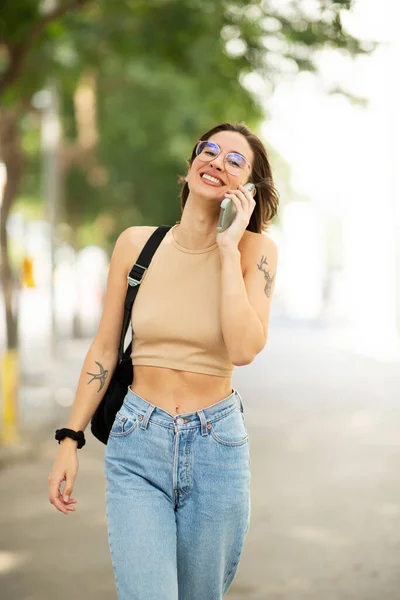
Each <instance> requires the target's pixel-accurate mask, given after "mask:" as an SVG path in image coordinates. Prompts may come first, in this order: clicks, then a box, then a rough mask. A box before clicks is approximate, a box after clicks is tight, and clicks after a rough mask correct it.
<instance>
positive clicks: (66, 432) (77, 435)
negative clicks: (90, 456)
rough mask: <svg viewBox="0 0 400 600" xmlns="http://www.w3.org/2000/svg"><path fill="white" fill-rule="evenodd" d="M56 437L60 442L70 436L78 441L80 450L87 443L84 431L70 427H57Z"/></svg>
mask: <svg viewBox="0 0 400 600" xmlns="http://www.w3.org/2000/svg"><path fill="white" fill-rule="evenodd" d="M54 437H55V439H56V440H58V443H60V441H61V440H63V439H64V438H66V437H69V438H71V439H73V440H75V441H76V442H78V450H79V448H82V447H83V446H84V445H85V444H86V440H85V434H84V433H83V431H74V430H73V429H68V428H67V427H63V428H62V429H56V434H55V436H54Z"/></svg>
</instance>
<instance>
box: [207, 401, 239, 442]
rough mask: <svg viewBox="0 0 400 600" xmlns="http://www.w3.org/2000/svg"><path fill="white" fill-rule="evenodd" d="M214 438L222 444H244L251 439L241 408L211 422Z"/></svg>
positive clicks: (211, 431)
mask: <svg viewBox="0 0 400 600" xmlns="http://www.w3.org/2000/svg"><path fill="white" fill-rule="evenodd" d="M210 433H211V436H212V438H213V439H214V440H215V441H216V442H217V443H218V444H221V445H222V446H242V445H243V444H246V443H247V442H248V440H249V435H248V433H247V429H246V426H245V422H244V418H243V416H242V411H241V410H240V409H239V408H235V410H233V411H231V412H230V413H229V414H227V415H226V416H225V417H222V418H221V419H218V420H217V421H214V422H212V423H211V427H210Z"/></svg>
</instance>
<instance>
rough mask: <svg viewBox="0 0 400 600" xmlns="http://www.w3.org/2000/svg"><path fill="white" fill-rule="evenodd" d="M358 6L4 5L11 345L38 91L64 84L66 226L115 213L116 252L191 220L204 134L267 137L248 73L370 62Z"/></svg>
mask: <svg viewBox="0 0 400 600" xmlns="http://www.w3.org/2000/svg"><path fill="white" fill-rule="evenodd" d="M350 8H351V0H334V1H332V0H314V1H313V2H307V3H301V2H294V1H286V2H280V3H277V2H276V1H274V0H223V1H220V2H216V1H215V0H114V1H113V2H109V1H107V0H97V1H96V2H94V0H92V1H90V0H58V1H56V0H43V1H42V2H37V1H35V0H18V2H15V1H14V0H3V2H2V7H1V12H0V158H1V160H2V161H3V162H4V163H5V165H6V169H7V185H6V188H5V192H4V197H3V201H2V205H1V211H0V239H1V281H2V287H3V290H4V296H5V312H6V323H7V348H8V349H15V348H16V347H17V314H16V309H15V308H13V307H15V306H17V303H16V302H15V300H13V294H14V290H15V287H16V285H18V277H15V276H14V277H13V274H12V272H11V268H10V265H9V252H8V247H7V236H6V222H7V217H8V215H9V213H10V210H11V208H12V205H13V203H14V201H15V199H16V197H17V195H18V191H19V190H20V189H21V182H23V186H24V188H25V190H27V191H29V190H30V191H32V192H33V194H34V195H35V196H38V178H37V176H35V172H36V173H37V163H38V149H39V143H38V141H37V140H36V142H35V140H34V139H33V138H34V136H32V131H34V130H36V131H37V132H38V129H39V124H40V118H39V108H40V104H41V100H40V97H38V96H37V95H36V96H35V94H37V92H39V91H41V90H44V89H46V86H47V85H48V82H49V79H50V78H53V79H54V78H56V79H57V82H58V85H59V89H60V90H61V97H62V102H61V105H62V110H63V127H64V144H63V154H62V158H61V165H60V168H61V169H62V171H63V172H64V174H65V183H66V185H65V193H64V198H65V204H64V211H65V219H66V220H67V221H70V222H71V223H72V224H73V229H74V230H77V228H78V226H79V225H80V224H81V223H84V222H88V221H92V222H93V221H94V220H95V219H96V217H98V216H99V214H100V213H101V212H103V211H105V212H106V213H108V217H109V218H108V220H106V221H103V222H107V223H108V225H107V227H106V229H107V233H108V234H109V236H110V241H111V240H113V239H115V237H116V235H117V234H118V233H119V231H120V230H121V229H123V228H124V227H126V226H127V225H128V224H129V223H138V224H141V223H145V222H151V221H152V222H155V223H159V222H171V221H173V220H175V219H176V217H177V216H179V214H180V209H179V203H178V200H177V195H178V190H177V187H176V179H177V176H178V174H182V173H183V172H184V171H185V168H186V165H185V164H184V163H183V158H182V157H184V156H188V155H189V153H190V150H191V146H192V144H193V143H194V141H195V140H196V139H197V137H198V135H199V134H200V133H201V132H202V130H204V129H206V128H208V127H210V126H212V125H214V124H215V123H216V122H220V121H223V120H235V121H241V120H245V121H246V123H247V124H248V125H249V126H250V127H252V128H254V129H256V128H257V124H258V123H259V122H260V120H261V119H262V117H263V109H262V108H261V106H260V104H259V102H258V101H257V99H256V98H255V97H254V96H253V95H252V94H251V93H250V92H249V91H248V89H247V88H246V86H245V83H244V78H245V76H246V75H247V74H249V73H252V72H253V73H254V72H255V73H258V74H259V75H260V76H261V77H262V78H263V79H264V80H267V81H269V82H270V83H271V85H273V84H274V82H275V81H276V78H277V77H278V76H279V75H280V74H281V73H282V72H292V73H293V72H295V71H297V70H299V69H300V70H304V69H309V70H313V69H314V68H315V65H314V57H315V52H316V51H318V50H319V49H322V48H326V47H332V48H338V49H340V50H341V51H345V52H347V53H349V54H352V55H355V54H358V53H361V52H369V51H370V50H371V49H372V46H371V44H368V43H366V42H361V41H359V40H357V39H356V38H354V37H352V36H351V35H349V34H348V33H347V32H346V31H345V30H344V28H343V27H342V20H341V19H342V15H343V12H345V11H347V10H349V9H350ZM32 98H36V100H35V102H34V103H32ZM42 100H43V95H42ZM35 107H36V108H35ZM37 137H38V134H37ZM24 168H25V173H26V174H27V175H29V176H27V177H26V178H25V179H23V173H24ZM172 199H175V200H176V202H175V203H174V202H172V201H171V200H172ZM113 219H114V229H113V228H112V226H111V227H110V220H111V221H112V220H113Z"/></svg>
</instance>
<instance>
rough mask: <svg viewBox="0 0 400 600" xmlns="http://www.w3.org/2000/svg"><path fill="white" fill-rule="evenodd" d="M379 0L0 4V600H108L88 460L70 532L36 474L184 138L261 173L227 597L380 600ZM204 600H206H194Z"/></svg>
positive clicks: (397, 158)
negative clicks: (257, 142)
mask: <svg viewBox="0 0 400 600" xmlns="http://www.w3.org/2000/svg"><path fill="white" fill-rule="evenodd" d="M399 16H400V8H399V6H398V3H396V2H395V0H381V2H380V3H379V6H377V4H376V2H372V0H358V1H352V0H337V1H331V0H297V1H296V0H279V1H278V0H254V1H248V0H227V1H225V0H224V1H220V2H219V1H217V0H148V1H147V2H143V1H139V0H136V1H135V0H114V2H106V1H105V0H98V1H97V2H94V1H90V0H43V1H41V2H40V1H37V2H35V1H32V0H19V2H18V3H16V2H12V1H11V0H3V2H2V3H1V5H0V243H1V259H0V264H1V294H0V360H1V363H0V369H1V370H0V377H1V386H0V409H1V414H0V498H1V500H0V506H1V508H2V510H1V511H0V590H1V594H0V595H1V600H50V599H51V598H53V597H54V596H55V595H57V597H58V598H59V600H67V599H69V598H70V597H71V595H72V594H73V596H74V598H76V600H83V599H85V600H86V599H88V598H94V597H96V598H98V599H100V600H102V599H104V600H106V599H107V600H111V598H116V594H115V589H114V581H113V574H112V568H111V561H110V557H109V553H108V545H107V535H106V521H105V501H104V493H105V482H104V474H103V455H104V446H103V445H102V444H100V443H99V442H98V441H97V440H95V439H94V438H93V437H92V436H91V433H90V430H89V428H88V429H87V438H88V440H87V445H86V447H85V449H84V450H82V451H81V452H80V453H79V457H80V470H79V474H78V478H77V481H76V485H75V490H74V496H76V497H77V498H78V509H77V512H76V514H70V515H68V521H67V522H65V521H64V516H63V515H61V513H58V512H57V511H56V510H55V509H54V507H52V506H51V505H50V504H49V501H48V495H47V476H48V473H49V472H50V469H51V466H52V463H53V460H54V458H55V456H56V453H57V447H58V446H57V445H56V444H57V443H56V442H55V440H54V439H53V437H54V428H55V427H62V426H63V424H64V423H65V422H66V420H67V418H68V412H69V409H70V406H71V404H72V402H73V400H74V394H75V390H76V385H77V382H78V379H79V375H80V371H81V368H82V363H83V360H84V357H85V355H86V352H87V350H88V349H89V346H90V344H91V342H92V339H93V336H94V335H95V333H96V331H97V326H98V322H99V318H100V315H101V310H102V303H103V296H104V291H105V284H106V279H107V272H108V266H109V259H110V256H111V252H112V249H113V247H114V243H115V241H116V238H117V237H118V235H119V234H120V232H121V231H122V230H123V229H125V228H126V227H128V226H131V225H158V224H169V225H172V224H174V223H175V221H176V220H179V218H180V214H181V210H180V201H179V192H180V185H179V184H178V178H179V176H180V175H182V174H184V173H185V172H186V160H187V159H188V158H189V156H190V153H191V150H192V148H193V146H194V144H195V142H196V141H197V140H198V139H199V136H200V135H201V133H203V132H204V131H206V130H207V129H209V128H210V127H212V126H214V125H215V124H217V123H219V122H223V121H236V122H238V121H239V122H240V121H244V122H245V123H246V124H247V125H248V126H249V127H250V128H251V129H253V130H254V132H255V133H257V134H258V135H259V136H260V137H261V139H262V140H263V141H264V143H265V145H266V148H267V150H268V152H269V155H270V160H271V164H272V168H273V173H274V177H275V183H276V187H277V189H278V191H279V193H280V208H279V214H278V215H277V217H276V218H275V219H274V220H273V222H272V223H271V224H270V226H269V228H268V231H267V235H270V236H271V237H273V238H274V239H275V241H276V243H277V245H278V248H279V264H278V273H277V280H276V287H275V294H274V298H273V302H272V310H271V323H270V328H269V338H268V343H267V345H266V347H265V349H264V350H263V351H262V352H261V353H260V354H259V355H258V356H257V357H256V359H255V360H254V361H253V363H251V364H250V365H247V366H245V367H241V368H238V369H236V371H235V373H234V378H233V384H234V386H235V387H236V388H237V389H238V390H239V391H240V393H241V395H242V398H243V401H244V406H245V415H246V422H247V425H248V429H249V434H250V442H251V452H252V455H251V456H252V458H251V461H252V523H251V526H250V530H249V533H248V537H247V540H246V545H245V549H244V553H243V557H242V560H241V563H240V565H239V570H238V573H237V576H236V578H235V580H234V582H233V584H232V587H231V589H230V591H229V593H228V595H227V598H229V600H235V599H236V600H245V599H246V600H247V599H248V600H275V599H282V600H303V599H304V600H306V599H307V600H317V599H318V600H320V599H321V597H323V598H324V599H325V600H337V599H339V598H340V599H343V600H344V599H346V600H347V599H349V600H350V599H357V600H378V599H379V600H398V598H399V591H398V590H399V589H400V588H399V585H400V574H399V569H398V565H399V561H400V550H399V541H398V539H399V538H398V531H399V530H400V529H399V526H400V496H399V493H400V486H399V484H398V483H397V482H398V477H397V472H398V464H399V458H400V457H399V453H400V445H399V436H398V431H399V427H398V426H399V417H400V403H399V400H400V369H399V366H400V241H399V238H400V199H399V196H400V194H399V190H400V175H399V173H400V124H399V116H398V106H399V105H400V92H399V89H400V87H399V82H398V62H399V58H400V42H399V37H398V28H397V23H398V17H399ZM204 600H208V599H204Z"/></svg>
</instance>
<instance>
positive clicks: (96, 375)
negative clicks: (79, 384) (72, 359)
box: [86, 360, 108, 392]
mask: <svg viewBox="0 0 400 600" xmlns="http://www.w3.org/2000/svg"><path fill="white" fill-rule="evenodd" d="M94 362H95V363H96V365H99V367H100V373H89V371H86V373H87V374H88V375H92V376H93V377H92V379H91V380H90V381H89V382H88V385H89V383H92V381H94V380H95V379H98V380H99V382H100V387H99V389H98V390H97V391H98V392H99V391H100V390H101V388H102V387H103V386H104V383H105V380H106V379H107V375H108V370H107V369H104V368H103V365H101V364H100V363H99V362H97V360H95V361H94Z"/></svg>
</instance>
